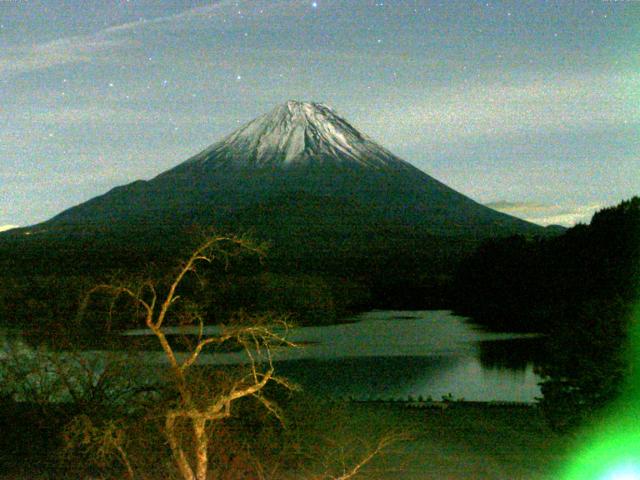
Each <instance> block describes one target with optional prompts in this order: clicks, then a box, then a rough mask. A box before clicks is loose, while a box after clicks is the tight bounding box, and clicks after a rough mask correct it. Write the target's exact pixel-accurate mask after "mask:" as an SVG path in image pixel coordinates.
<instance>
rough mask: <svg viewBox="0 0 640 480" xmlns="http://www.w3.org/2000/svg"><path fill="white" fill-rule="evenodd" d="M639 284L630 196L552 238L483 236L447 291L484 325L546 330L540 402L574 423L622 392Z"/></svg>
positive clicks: (554, 417) (638, 237)
mask: <svg viewBox="0 0 640 480" xmlns="http://www.w3.org/2000/svg"><path fill="white" fill-rule="evenodd" d="M639 287H640V197H635V198H633V199H631V200H629V201H624V202H622V203H621V204H619V205H617V206H615V207H611V208H606V209H603V210H601V211H599V212H597V213H596V214H595V215H594V216H593V219H592V221H591V223H590V225H577V226H575V227H573V228H571V229H569V230H568V231H567V232H566V233H564V234H563V235H561V236H558V237H555V238H550V239H526V238H524V237H513V238H509V239H504V240H497V241H492V242H490V243H487V244H485V245H484V246H482V247H481V248H480V249H479V250H478V251H477V252H476V253H475V254H474V255H473V256H472V257H470V258H469V259H468V260H466V261H465V262H464V263H463V264H462V265H461V267H460V269H459V272H458V275H457V279H456V286H455V287H454V291H455V292H457V293H458V297H457V301H456V304H457V307H458V311H459V312H462V313H464V314H467V315H470V316H472V317H473V318H474V319H475V320H476V321H478V322H479V323H481V324H483V325H485V326H487V327H489V328H492V329H496V330H508V331H514V330H516V331H517V330H520V331H533V332H542V333H545V334H547V352H546V355H545V356H544V358H545V359H544V361H543V362H542V363H541V365H540V368H539V371H540V373H541V375H542V376H543V379H544V382H543V384H542V393H543V399H542V402H541V404H542V407H543V409H544V410H545V411H546V413H547V416H548V418H549V420H550V421H551V423H552V425H554V426H555V427H556V428H559V429H571V428H573V427H575V426H577V425H580V424H583V423H585V422H586V421H588V420H589V419H591V418H592V417H594V416H597V415H598V413H599V412H600V411H601V410H602V408H603V407H604V406H606V405H608V404H609V403H611V401H612V400H614V399H615V398H617V397H618V395H619V394H620V391H621V388H622V385H623V380H624V378H625V377H627V376H628V375H629V373H630V369H631V367H632V365H630V362H629V358H628V355H627V349H628V346H629V345H628V341H629V338H628V332H629V329H630V325H631V321H632V309H633V307H634V304H635V303H636V302H637V300H638V298H640V297H639V294H640V289H639Z"/></svg>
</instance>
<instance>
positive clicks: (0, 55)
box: [0, 0, 300, 78]
mask: <svg viewBox="0 0 640 480" xmlns="http://www.w3.org/2000/svg"><path fill="white" fill-rule="evenodd" d="M291 5H292V2H291V1H275V2H274V1H269V2H267V1H265V0H260V1H254V2H248V1H246V0H245V1H242V2H238V1H231V0H221V1H218V2H216V3H213V4H211V5H205V6H200V7H194V8H191V9H187V10H184V11H182V12H179V13H176V14H173V15H166V16H159V17H154V18H150V19H145V18H141V19H139V20H137V21H133V22H126V23H122V24H120V25H114V26H111V27H107V28H105V29H102V30H99V31H97V32H95V33H92V34H89V35H75V36H71V37H65V38H60V39H57V40H53V41H50V42H45V43H39V44H35V45H27V46H24V45H23V46H17V47H10V48H5V49H3V51H2V52H0V78H2V77H11V76H14V75H17V74H21V73H25V72H30V71H37V70H43V69H47V68H51V67H55V66H58V65H66V64H76V63H83V62H92V61H97V60H99V59H101V58H105V57H108V56H109V55H113V54H114V53H115V52H116V51H117V50H120V49H122V48H125V47H131V46H135V45H137V42H136V41H135V39H134V37H133V36H132V35H131V33H132V32H136V31H139V30H143V29H149V28H156V27H162V26H168V27H169V28H179V27H180V25H188V24H189V21H190V20H198V19H212V18H214V17H215V16H216V15H219V16H221V17H222V16H231V14H232V13H233V14H234V15H237V16H238V17H240V18H243V19H247V18H253V17H256V18H260V20H261V21H264V16H265V14H268V15H270V16H273V15H278V14H287V13H289V14H290V13H291V12H290V10H291V8H287V6H291ZM267 7H269V8H268V9H267ZM274 7H279V8H274ZM298 7H300V5H298ZM294 10H295V8H294ZM258 13H259V14H260V15H259V17H258ZM226 22H227V20H226V19H224V21H223V23H226Z"/></svg>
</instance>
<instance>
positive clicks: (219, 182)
mask: <svg viewBox="0 0 640 480" xmlns="http://www.w3.org/2000/svg"><path fill="white" fill-rule="evenodd" d="M470 174H472V173H471V172H470ZM193 225H204V226H214V228H216V229H219V230H220V229H221V230H225V231H247V230H248V231H249V232H250V233H251V234H252V235H253V236H254V237H257V238H259V239H265V240H269V241H271V243H272V245H273V247H272V252H273V255H274V256H275V257H276V258H278V259H279V260H278V261H285V263H288V264H289V265H290V266H291V267H292V268H297V266H299V265H300V264H301V262H302V263H305V264H309V263H311V264H313V265H314V268H316V267H317V268H321V267H323V266H325V265H326V264H327V262H328V263H331V262H337V263H339V264H341V262H343V260H344V259H349V261H355V260H353V259H355V258H360V259H368V260H367V261H368V262H369V263H370V262H371V261H372V260H371V259H372V258H376V257H377V258H379V257H380V255H383V256H386V255H391V254H390V253H389V252H391V251H396V252H397V255H394V258H398V257H401V256H403V257H410V256H412V255H413V253H412V252H414V251H416V249H422V250H424V251H426V250H431V251H430V253H429V255H435V256H438V255H440V254H441V253H442V252H444V251H447V249H450V247H451V245H452V244H456V242H458V244H459V243H460V242H462V243H464V242H467V243H468V242H474V243H477V241H479V240H481V239H484V238H489V237H495V236H505V235H511V234H525V235H537V234H544V231H545V229H544V228H543V227H540V226H538V225H534V224H531V223H528V222H525V221H523V220H520V219H517V218H514V217H511V216H509V215H506V214H503V213H500V212H497V211H495V210H492V209H490V208H487V207H485V206H483V205H481V204H479V203H477V202H475V201H473V200H471V199H470V198H468V197H466V196H465V195H463V194H461V193H458V192H456V191H455V190H453V189H451V188H449V187H448V186H446V185H445V184H443V183H441V182H439V181H438V180H436V179H434V178H432V177H430V176H429V175H427V174H426V173H424V172H422V171H421V170H419V169H417V168H415V167H413V166H412V165H411V164H409V163H408V162H406V161H404V160H402V159H400V158H398V157H397V156H395V155H394V154H393V153H391V152H390V151H388V150H386V149H385V148H383V147H382V146H380V145H378V144H377V143H376V142H375V141H373V140H372V139H370V138H369V137H367V136H366V135H364V134H362V133H360V132H359V131H358V130H357V129H356V128H354V127H353V126H352V125H351V124H349V123H348V122H347V121H346V120H344V119H343V118H341V117H340V116H339V115H338V114H337V113H336V112H335V111H334V110H332V109H331V108H329V107H328V106H326V105H323V104H318V103H307V102H297V101H288V102H286V103H285V104H282V105H279V106H277V107H276V108H274V109H273V110H272V111H271V112H269V113H267V114H265V115H262V116H260V117H258V118H256V119H255V120H253V121H251V122H249V123H248V124H246V125H244V126H243V127H241V128H240V129H238V130H237V131H235V132H233V133H231V134H230V135H229V136H227V137H226V138H224V139H222V140H221V141H219V142H218V143H215V144H213V145H212V146H210V147H209V148H207V149H205V150H203V151H202V152H200V153H198V154H197V155H195V156H193V157H191V158H190V159H188V160H186V161H185V162H183V163H181V164H179V165H177V166H176V167H174V168H172V169H170V170H168V171H165V172H163V173H161V174H159V175H158V176H156V177H155V178H153V179H151V180H148V181H144V180H138V181H135V182H133V183H130V184H128V185H124V186H120V187H116V188H114V189H112V190H111V191H109V192H107V193H105V194H104V195H101V196H98V197H95V198H93V199H91V200H89V201H87V202H85V203H82V204H80V205H78V206H75V207H73V208H70V209H68V210H66V211H63V212H62V213H60V214H58V215H56V216H55V217H53V218H51V219H50V220H48V221H46V222H43V223H41V224H37V225H34V226H31V227H27V228H22V229H18V230H14V231H13V232H10V233H11V236H13V237H14V238H16V236H22V238H24V234H25V233H28V234H30V235H29V237H30V238H32V239H34V240H35V238H36V237H49V238H51V237H52V236H54V237H55V236H64V237H65V238H75V239H78V238H80V239H81V240H80V241H81V244H82V245H85V247H83V248H88V247H86V245H87V244H93V243H95V244H96V245H97V244H98V243H100V244H101V245H103V246H104V245H107V247H106V248H112V245H114V244H126V245H127V248H129V249H134V246H133V243H134V242H138V243H139V244H141V245H143V246H144V247H145V248H152V247H151V246H152V245H156V246H157V245H160V246H166V245H167V244H170V243H172V242H178V239H179V238H184V235H185V234H184V232H185V231H187V230H188V228H189V227H190V226H193ZM37 233H40V234H41V235H35V234H37ZM87 238H90V239H92V240H90V241H87V240H86V239H87ZM106 238H109V239H114V238H115V239H117V241H116V240H113V241H112V240H109V241H106V240H104V239H106ZM95 239H102V240H100V241H98V240H95ZM434 239H438V240H437V241H435V240H434ZM92 242H93V243H92ZM95 248H96V249H98V247H95ZM100 248H103V247H100ZM338 259H341V260H338ZM414 260H415V259H414ZM416 261H417V260H416Z"/></svg>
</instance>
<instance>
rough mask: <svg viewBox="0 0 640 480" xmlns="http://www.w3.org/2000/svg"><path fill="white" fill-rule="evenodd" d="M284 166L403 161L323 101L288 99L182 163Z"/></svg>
mask: <svg viewBox="0 0 640 480" xmlns="http://www.w3.org/2000/svg"><path fill="white" fill-rule="evenodd" d="M212 162H213V163H214V164H216V165H217V164H220V165H222V164H225V165H229V164H235V165H236V166H245V167H246V166H253V167H264V166H269V167H276V166H280V167H287V166H290V165H294V164H295V165H304V164H323V163H327V162H330V163H334V164H335V163H338V164H357V165H360V166H365V167H370V168H375V169H385V168H402V167H406V166H407V164H406V162H404V161H403V160H401V159H399V158H398V157H396V156H395V155H393V154H392V153H391V152H389V151H388V150H386V149H384V148H383V147H381V146H380V145H378V144H377V143H375V142H374V141H373V140H371V139H370V138H368V137H367V136H365V135H363V134H361V133H360V132H358V131H357V130H356V129H355V128H354V127H352V126H351V125H350V124H349V123H348V122H347V121H346V120H344V119H343V118H341V117H340V116H338V114H337V113H336V112H335V111H334V110H332V109H331V108H330V107H328V106H327V105H324V104H322V103H312V102H299V101H294V100H290V101H288V102H286V103H284V104H282V105H279V106H277V107H276V108H274V109H273V110H272V111H271V112H269V113H266V114H264V115H262V116H260V117H258V118H256V119H255V120H253V121H251V122H249V123H247V124H246V125H244V126H243V127H241V128H239V129H238V130H236V131H235V132H233V133H232V134H231V135H229V136H228V137H226V138H224V139H223V140H222V141H220V142H218V143H216V144H214V145H212V146H211V147H209V148H207V149H206V150H204V151H203V152H201V153H199V154H197V155H196V156H194V157H192V158H191V159H189V160H188V161H187V162H186V163H187V164H194V163H199V164H209V165H208V166H210V167H211V166H214V165H211V163H212Z"/></svg>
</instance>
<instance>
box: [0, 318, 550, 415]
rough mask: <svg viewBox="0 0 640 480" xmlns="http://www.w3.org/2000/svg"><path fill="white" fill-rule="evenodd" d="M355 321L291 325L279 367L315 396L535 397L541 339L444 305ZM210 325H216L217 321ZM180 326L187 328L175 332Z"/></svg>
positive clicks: (207, 360) (206, 357)
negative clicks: (473, 320)
mask: <svg viewBox="0 0 640 480" xmlns="http://www.w3.org/2000/svg"><path fill="white" fill-rule="evenodd" d="M354 320H355V323H346V324H340V325H332V326H324V327H303V328H297V329H294V330H293V331H292V332H291V337H290V339H292V340H293V341H295V342H299V343H300V344H304V345H305V347H303V348H294V349H291V348H289V349H285V350H282V351H280V352H278V353H277V354H276V355H275V360H276V362H277V365H276V370H277V372H278V374H280V375H282V376H286V377H289V378H290V379H291V380H293V381H294V382H297V383H299V384H301V386H302V387H303V388H305V389H307V390H309V391H312V392H314V393H317V394H319V395H323V396H332V397H341V398H343V397H353V398H357V399H376V398H379V399H401V398H404V399H406V398H408V397H409V396H412V397H414V398H418V397H423V398H425V399H426V398H428V397H431V398H433V399H436V400H438V399H440V398H441V397H442V396H444V395H449V394H451V395H452V396H453V397H454V398H464V399H465V400H475V401H521V402H531V401H534V400H535V399H536V397H539V396H540V389H539V387H538V382H539V378H538V377H537V376H536V374H535V373H534V369H533V364H534V361H535V360H536V359H538V358H540V354H541V351H542V349H541V345H542V342H543V339H541V338H532V336H531V335H522V334H505V333H490V332H484V331H482V330H480V329H478V327H476V326H474V325H472V324H470V323H467V322H466V321H465V319H463V318H461V317H457V316H454V315H452V314H451V313H450V312H448V311H415V312H397V311H373V312H367V313H365V314H361V315H358V316H357V317H355V318H354ZM207 330H208V333H209V334H216V333H219V332H220V330H219V328H218V327H207ZM180 332H181V333H182V334H188V333H189V332H186V331H185V330H184V329H182V330H180V331H176V332H174V333H176V334H178V333H180ZM0 333H1V332H0ZM148 334H149V331H148V330H140V331H131V332H129V335H148ZM0 337H2V335H0ZM0 339H1V338H0ZM1 343H2V342H1V341H0V345H1ZM95 354H99V352H93V353H92V355H95ZM140 355H141V357H142V358H143V362H144V363H145V364H146V365H148V366H149V367H150V368H152V369H153V368H154V365H157V364H161V363H166V359H165V358H164V355H163V353H162V352H159V351H156V352H142V353H141V354H140ZM0 356H2V351H1V350H0ZM243 361H246V356H245V355H244V353H242V352H232V353H211V354H204V353H203V354H202V355H201V357H200V363H201V364H203V365H222V364H227V365H229V364H235V363H242V362H243Z"/></svg>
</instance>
